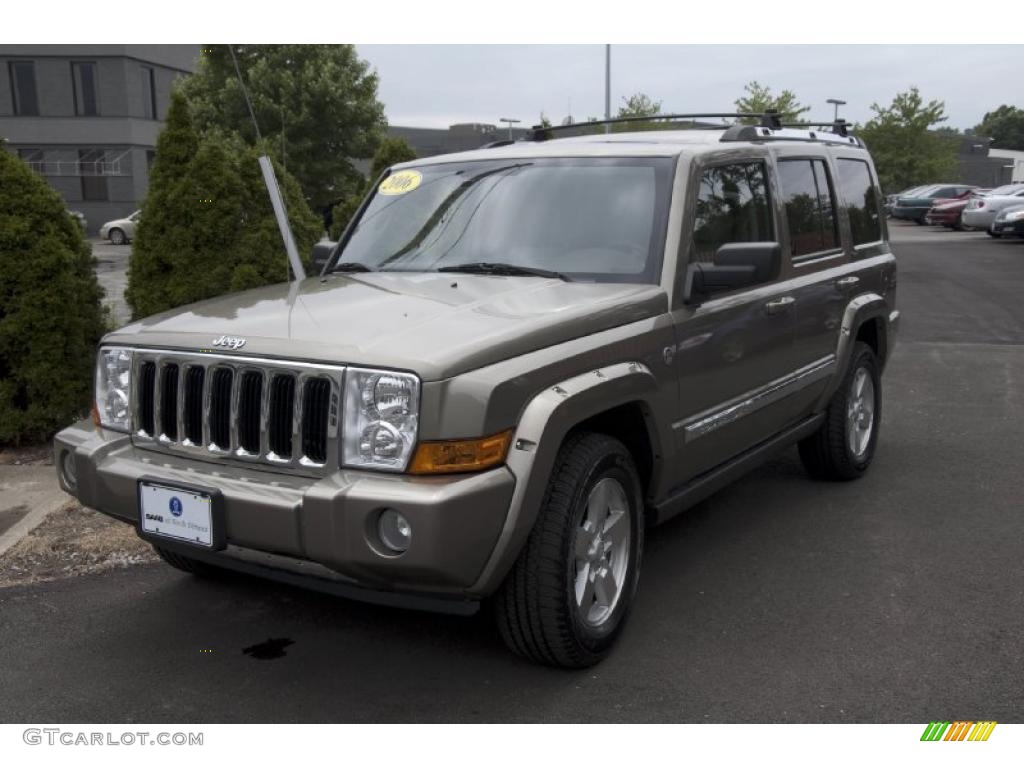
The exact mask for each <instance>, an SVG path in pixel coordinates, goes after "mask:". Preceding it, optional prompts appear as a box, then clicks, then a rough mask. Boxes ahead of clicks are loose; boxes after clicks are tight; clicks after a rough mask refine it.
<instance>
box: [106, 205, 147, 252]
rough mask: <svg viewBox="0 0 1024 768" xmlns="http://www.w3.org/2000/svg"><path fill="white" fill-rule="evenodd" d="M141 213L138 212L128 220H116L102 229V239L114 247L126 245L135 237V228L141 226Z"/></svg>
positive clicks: (109, 222)
mask: <svg viewBox="0 0 1024 768" xmlns="http://www.w3.org/2000/svg"><path fill="white" fill-rule="evenodd" d="M139 213H140V211H136V212H135V213H133V214H132V215H131V216H129V217H128V218H126V219H114V220H113V221H108V222H107V223H106V224H104V225H103V226H102V227H100V237H102V238H103V239H104V240H109V241H110V242H112V243H113V244H114V245H124V244H125V243H128V242H131V240H132V238H133V237H135V227H137V226H138V225H139Z"/></svg>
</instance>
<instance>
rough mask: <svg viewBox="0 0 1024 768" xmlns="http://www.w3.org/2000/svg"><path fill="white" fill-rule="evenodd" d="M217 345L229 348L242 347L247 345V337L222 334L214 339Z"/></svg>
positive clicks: (214, 344) (214, 343)
mask: <svg viewBox="0 0 1024 768" xmlns="http://www.w3.org/2000/svg"><path fill="white" fill-rule="evenodd" d="M213 346H215V347H227V348H228V349H241V348H242V347H244V346H245V339H243V338H241V337H239V336H221V337H220V338H219V339H214V340H213Z"/></svg>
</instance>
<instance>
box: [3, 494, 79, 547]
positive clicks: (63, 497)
mask: <svg viewBox="0 0 1024 768" xmlns="http://www.w3.org/2000/svg"><path fill="white" fill-rule="evenodd" d="M71 500H72V497H71V496H69V495H68V494H66V493H64V492H63V491H60V492H59V493H57V494H54V495H53V496H52V497H50V498H48V499H46V500H45V501H43V502H42V503H40V504H39V505H37V506H36V508H35V509H33V510H32V511H31V512H29V513H28V514H27V515H25V516H24V517H23V518H21V520H19V521H18V522H16V523H15V524H14V525H12V526H11V527H10V528H8V529H7V530H6V531H4V533H3V534H2V535H0V557H3V556H4V554H5V553H6V552H7V550H9V549H11V548H12V547H13V546H14V545H15V544H17V543H18V542H19V541H21V540H22V539H24V538H25V537H26V536H28V535H29V534H30V533H32V531H34V530H35V529H36V528H37V527H38V526H39V524H40V523H42V522H43V520H45V519H46V518H47V517H48V516H49V515H50V514H51V513H52V512H56V511H57V510H58V509H60V508H61V507H63V506H64V505H65V504H67V503H68V502H69V501H71Z"/></svg>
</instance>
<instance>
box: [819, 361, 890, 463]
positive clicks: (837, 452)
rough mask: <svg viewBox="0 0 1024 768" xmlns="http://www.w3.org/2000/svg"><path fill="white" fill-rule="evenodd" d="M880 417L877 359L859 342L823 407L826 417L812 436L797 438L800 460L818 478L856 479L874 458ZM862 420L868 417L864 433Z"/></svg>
mask: <svg viewBox="0 0 1024 768" xmlns="http://www.w3.org/2000/svg"><path fill="white" fill-rule="evenodd" d="M868 382H870V391H868ZM858 393H860V398H861V399H860V400H859V404H858ZM869 409H870V411H869ZM851 411H856V412H857V414H859V416H858V418H854V416H853V414H851ZM848 414H850V415H849V416H848ZM881 418H882V386H881V377H880V375H879V370H878V358H877V357H876V356H875V352H874V350H873V349H871V347H869V346H868V345H867V344H865V343H864V342H862V341H858V342H857V343H856V344H855V345H854V347H853V354H852V355H851V358H850V365H849V368H847V371H846V375H845V376H844V377H843V380H842V382H841V383H840V384H839V387H838V388H837V389H836V392H835V394H834V395H832V399H831V400H830V401H829V404H828V408H827V409H826V410H825V420H824V421H823V422H822V424H821V426H820V427H819V428H818V430H817V431H816V432H815V433H814V434H813V435H810V436H809V437H806V438H804V439H803V440H801V441H800V460H801V461H802V462H803V465H804V468H805V469H806V470H807V472H808V473H809V474H810V475H811V476H812V477H816V478H819V479H821V480H855V479H857V478H858V477H860V476H861V475H863V474H864V473H865V472H866V471H867V469H868V467H869V466H870V465H871V460H872V458H874V455H875V446H876V445H877V443H878V429H879V426H880V423H881ZM865 419H869V420H870V421H869V424H868V425H867V432H866V434H865V432H864V427H865V423H864V422H865ZM851 433H852V434H851Z"/></svg>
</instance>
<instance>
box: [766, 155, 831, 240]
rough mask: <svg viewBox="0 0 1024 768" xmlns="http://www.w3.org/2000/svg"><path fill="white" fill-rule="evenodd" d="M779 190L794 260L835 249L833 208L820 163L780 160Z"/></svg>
mask: <svg viewBox="0 0 1024 768" xmlns="http://www.w3.org/2000/svg"><path fill="white" fill-rule="evenodd" d="M779 187H780V189H781V192H782V204H783V206H784V207H785V209H786V222H787V223H788V225H789V242H790V251H791V255H792V256H793V257H794V258H795V257H798V256H805V255H807V254H809V253H819V252H821V251H827V250H830V249H832V248H835V247H836V246H837V243H838V239H837V237H836V218H835V207H834V204H833V194H832V185H831V184H830V183H829V178H828V169H827V168H826V167H825V163H824V162H823V161H821V160H806V159H804V160H780V161H779Z"/></svg>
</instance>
